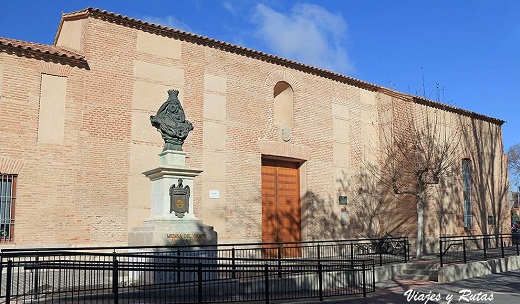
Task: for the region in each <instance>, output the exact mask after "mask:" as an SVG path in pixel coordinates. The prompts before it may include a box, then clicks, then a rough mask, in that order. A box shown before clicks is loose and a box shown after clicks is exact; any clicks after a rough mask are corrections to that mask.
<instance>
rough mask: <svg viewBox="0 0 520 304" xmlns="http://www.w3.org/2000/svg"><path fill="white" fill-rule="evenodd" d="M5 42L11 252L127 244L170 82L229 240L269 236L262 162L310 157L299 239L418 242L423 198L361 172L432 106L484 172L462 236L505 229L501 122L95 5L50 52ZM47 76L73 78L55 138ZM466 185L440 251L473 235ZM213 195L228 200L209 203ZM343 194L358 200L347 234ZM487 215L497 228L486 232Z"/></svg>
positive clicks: (439, 196) (442, 200)
mask: <svg viewBox="0 0 520 304" xmlns="http://www.w3.org/2000/svg"><path fill="white" fill-rule="evenodd" d="M6 41H8V40H3V42H2V44H0V142H1V143H2V144H1V145H0V173H4V174H17V175H18V186H17V202H16V210H15V232H14V238H13V241H12V242H10V243H8V244H5V245H15V246H35V245H45V246H51V245H52V246H56V245H63V246H68V245H124V244H126V242H127V233H128V231H129V229H130V228H132V227H135V226H137V225H139V224H140V223H141V222H142V221H143V220H144V219H146V217H147V214H148V212H149V208H150V202H149V196H150V183H149V180H147V179H146V177H144V176H143V175H142V174H141V173H142V172H143V171H146V170H149V169H152V168H153V167H154V166H156V165H158V156H157V154H158V153H160V152H161V149H162V139H161V137H160V135H159V134H158V133H157V132H155V130H154V129H153V127H152V126H151V125H150V123H149V120H148V117H149V115H151V114H154V111H155V110H156V109H158V107H159V106H160V105H161V104H162V102H164V101H165V100H166V97H167V93H166V90H167V89H170V88H176V89H179V90H180V92H181V94H180V99H181V102H182V104H183V107H184V109H185V112H186V116H187V118H188V119H189V120H190V121H191V122H192V123H193V125H194V127H195V129H194V130H193V131H192V132H191V133H190V135H189V137H188V139H187V140H186V142H185V144H184V147H183V149H184V151H186V152H187V155H188V160H187V162H188V165H190V166H194V167H199V168H202V169H204V172H203V173H202V174H201V175H200V176H199V177H198V178H197V179H196V181H195V182H196V189H197V190H196V193H195V194H194V195H195V197H194V202H195V206H194V207H195V214H196V215H197V216H198V217H200V218H201V219H203V220H204V222H205V223H206V224H209V225H212V226H214V227H215V230H216V231H217V232H218V233H219V241H220V242H242V241H247V242H257V241H260V240H261V227H262V223H261V218H262V217H261V213H262V205H261V204H262V201H261V187H262V184H261V161H262V157H279V158H280V157H281V158H284V159H293V160H298V161H299V162H301V163H302V167H301V168H300V174H301V177H300V179H301V189H300V192H301V197H302V214H301V217H302V238H303V239H329V238H347V237H365V236H377V235H381V234H383V233H384V232H385V231H389V232H392V233H394V234H405V235H409V236H410V237H415V234H416V220H417V219H416V211H415V200H414V198H413V197H406V198H405V197H402V196H396V195H393V194H392V193H389V192H386V194H385V196H384V197H374V195H371V193H372V194H373V193H375V192H374V191H373V190H374V189H375V188H377V187H380V185H379V186H378V185H376V184H377V183H376V182H374V179H373V178H371V176H370V174H367V173H366V170H365V169H364V168H363V166H364V164H365V161H366V160H367V159H374V160H376V159H378V157H380V155H378V153H377V151H378V148H379V147H380V146H381V144H382V132H383V131H382V130H383V126H385V125H386V126H389V125H399V124H401V123H402V121H400V120H406V119H408V118H409V117H410V116H409V115H405V114H406V113H405V112H407V111H408V112H410V111H411V113H419V112H421V111H422V110H424V109H426V108H428V109H434V108H439V109H438V111H443V113H445V115H446V116H448V117H450V119H452V121H455V120H456V121H457V122H458V124H453V126H452V127H453V128H458V127H457V126H459V127H460V126H465V127H463V128H462V129H464V132H463V134H464V140H463V142H462V143H461V145H460V148H461V155H462V154H464V157H467V158H470V159H471V160H472V161H473V163H474V164H475V168H474V169H475V170H474V174H475V175H474V176H475V181H474V186H475V189H474V192H473V193H474V204H473V205H474V208H475V214H476V218H475V222H476V225H475V230H474V231H470V232H469V233H480V232H481V231H485V232H489V233H493V232H495V231H501V232H502V231H506V230H504V229H507V228H508V227H509V226H508V225H509V222H508V216H509V212H508V203H507V195H506V192H503V191H505V188H506V182H505V180H506V176H505V174H506V173H505V172H506V171H505V164H504V163H503V161H504V158H503V148H502V135H501V124H502V123H503V122H502V121H500V120H498V119H494V118H490V117H486V116H483V115H479V114H476V113H472V112H469V111H464V110H461V109H457V108H452V107H448V106H444V105H441V104H438V103H436V102H432V101H427V100H423V99H420V98H413V97H412V96H408V95H406V94H402V93H399V92H395V91H392V90H389V89H385V88H382V87H378V86H376V85H372V84H369V83H366V82H363V81H359V80H356V79H352V78H349V77H346V76H342V75H338V74H334V73H331V72H328V71H323V70H320V69H316V68H312V67H309V66H305V65H303V64H299V63H296V62H292V61H288V60H285V59H282V58H278V57H274V56H270V55H266V54H262V53H260V52H257V51H253V50H248V49H245V48H241V47H238V46H234V45H230V44H227V43H223V42H219V41H215V40H212V39H209V38H205V37H200V36H195V35H192V34H189V33H184V32H180V31H176V30H172V29H168V28H163V27H160V26H154V25H149V24H147V23H144V22H141V21H139V20H134V19H131V18H126V17H122V16H118V15H114V14H111V13H107V12H101V11H99V10H96V9H88V10H85V11H82V12H77V13H73V14H68V15H64V18H63V20H62V24H61V25H60V28H59V30H58V33H57V38H56V42H55V46H47V48H45V47H44V46H41V47H39V46H38V45H35V44H31V43H22V42H18V43H17V42H15V43H8V42H6ZM27 46H28V47H27ZM35 54H36V55H35ZM71 54H72V55H71ZM42 74H48V75H52V76H56V77H66V92H64V93H65V105H64V117H63V122H62V124H63V130H64V131H63V132H64V133H63V139H62V140H61V141H60V142H58V143H56V142H53V143H46V142H45V137H44V136H52V134H50V135H45V134H48V133H45V132H52V130H53V126H52V125H49V124H46V123H45V122H42V121H41V118H39V113H40V111H41V109H40V102H41V101H40V95H41V90H42V88H41V83H42V81H41V79H42ZM51 80H52V79H51ZM60 80H63V79H61V78H60ZM280 81H283V82H286V83H287V84H289V86H290V88H291V89H292V105H293V108H292V117H290V119H291V120H292V126H291V128H290V139H289V140H287V138H285V139H284V138H282V137H281V132H282V128H283V127H284V126H281V125H278V124H276V123H275V122H274V119H273V115H274V114H273V113H274V111H275V109H274V104H273V100H274V96H273V95H274V93H273V92H274V87H275V86H276V84H277V83H278V82H280ZM284 115H285V114H284ZM39 128H40V129H41V130H39ZM42 129H48V130H47V131H45V130H42ZM490 172H492V173H490ZM486 185H487V186H486ZM490 185H491V186H490ZM461 187H462V186H461V177H460V168H458V169H454V170H453V172H452V175H451V176H449V177H448V178H447V179H446V180H445V181H444V183H443V184H440V185H437V186H434V187H433V188H430V190H429V192H428V201H427V202H428V203H427V212H426V221H425V223H426V236H427V237H428V238H429V239H430V240H431V242H434V240H435V239H436V237H438V236H439V235H446V234H462V233H466V231H465V230H464V228H463V219H462V215H463V211H462V208H463V207H462V206H463V204H462V193H461ZM210 190H218V191H219V193H220V196H219V198H218V199H214V198H212V199H210V198H209V194H208V193H209V191H210ZM378 193H380V192H378ZM338 195H346V196H347V197H348V200H349V202H348V205H347V212H348V223H347V225H345V226H343V225H341V223H340V220H339V218H340V212H341V211H340V209H341V206H340V205H339V204H338ZM491 214H493V215H495V216H496V218H497V223H498V224H499V225H502V226H503V227H502V228H498V227H488V226H487V224H482V221H483V219H485V218H487V216H488V215H491ZM495 229H496V230H495Z"/></svg>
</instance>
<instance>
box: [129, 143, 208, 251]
mask: <svg viewBox="0 0 520 304" xmlns="http://www.w3.org/2000/svg"><path fill="white" fill-rule="evenodd" d="M159 157H160V166H159V167H157V168H155V169H152V170H149V171H146V172H144V173H143V174H144V175H146V177H148V178H149V179H150V181H151V182H152V197H151V209H150V216H149V218H148V219H146V220H144V221H143V223H142V224H141V225H140V226H139V227H135V228H133V229H132V230H131V231H130V232H129V236H128V245H130V246H168V245H216V244H217V233H216V232H215V231H214V230H213V227H211V226H208V225H205V224H204V223H202V221H201V220H200V219H198V218H197V217H196V216H195V214H194V213H193V193H194V189H195V187H194V179H195V177H197V176H198V175H199V174H200V173H201V172H202V169H198V168H191V167H187V166H186V153H185V152H183V151H174V150H166V151H163V152H162V153H161V154H159Z"/></svg>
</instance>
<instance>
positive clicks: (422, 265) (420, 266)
mask: <svg viewBox="0 0 520 304" xmlns="http://www.w3.org/2000/svg"><path fill="white" fill-rule="evenodd" d="M406 269H427V270H437V269H439V264H437V263H408V264H406Z"/></svg>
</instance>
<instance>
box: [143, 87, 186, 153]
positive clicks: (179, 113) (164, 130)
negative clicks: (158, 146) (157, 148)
mask: <svg viewBox="0 0 520 304" xmlns="http://www.w3.org/2000/svg"><path fill="white" fill-rule="evenodd" d="M178 95H179V91H178V90H168V99H167V100H166V102H164V103H163V104H162V105H161V107H160V108H159V110H158V111H157V114H156V115H152V116H150V121H151V123H152V126H154V127H155V128H157V131H159V132H160V133H161V135H162V138H163V139H164V149H163V151H166V150H176V151H182V144H183V143H184V140H185V139H186V137H188V133H190V131H191V130H193V125H192V124H191V122H189V121H188V120H186V117H185V115H184V109H183V108H182V105H181V102H180V101H179V98H178Z"/></svg>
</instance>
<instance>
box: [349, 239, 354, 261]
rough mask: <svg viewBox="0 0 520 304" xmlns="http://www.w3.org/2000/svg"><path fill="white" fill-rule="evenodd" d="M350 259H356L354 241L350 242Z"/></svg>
mask: <svg viewBox="0 0 520 304" xmlns="http://www.w3.org/2000/svg"><path fill="white" fill-rule="evenodd" d="M350 259H351V260H352V259H354V243H352V242H350Z"/></svg>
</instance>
